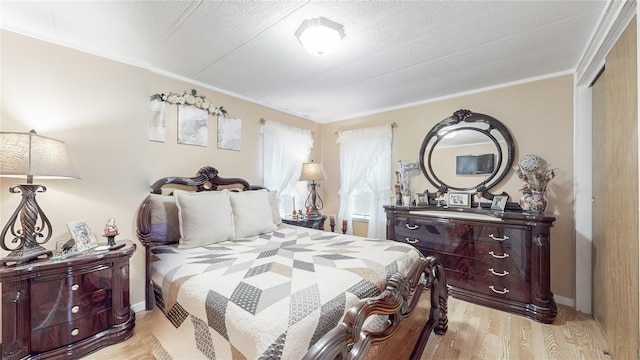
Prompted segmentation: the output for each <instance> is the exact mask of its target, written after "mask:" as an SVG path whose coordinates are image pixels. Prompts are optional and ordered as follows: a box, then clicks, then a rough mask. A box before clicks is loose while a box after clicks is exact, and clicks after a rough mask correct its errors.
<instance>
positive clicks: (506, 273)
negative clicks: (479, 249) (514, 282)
mask: <svg viewBox="0 0 640 360" xmlns="http://www.w3.org/2000/svg"><path fill="white" fill-rule="evenodd" d="M489 271H490V272H491V273H492V274H493V275H495V276H506V275H509V272H508V271H507V270H505V271H503V272H501V273H497V272H495V271H493V268H491V269H489Z"/></svg>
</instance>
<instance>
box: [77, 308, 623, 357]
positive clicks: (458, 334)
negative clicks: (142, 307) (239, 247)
mask: <svg viewBox="0 0 640 360" xmlns="http://www.w3.org/2000/svg"><path fill="white" fill-rule="evenodd" d="M149 313H150V312H139V313H137V314H136V327H135V329H134V334H133V336H132V337H131V338H130V339H128V340H127V341H124V342H122V343H120V344H116V345H112V346H109V347H107V348H105V349H102V350H100V351H98V352H96V353H93V354H91V355H89V356H87V357H85V359H93V360H119V359H127V360H129V359H136V360H137V359H152V356H151V354H150V352H151V329H150V326H148V323H149V317H148V314H149ZM427 359H438V360H443V359H446V360H461V359H471V360H480V359H487V360H497V359H509V360H529V359H535V360H548V359H568V360H574V359H575V360H577V359H582V360H592V359H605V360H611V357H610V356H608V355H607V349H606V341H605V338H604V336H603V334H602V331H601V330H600V328H599V326H598V325H597V324H596V322H595V321H594V320H593V318H592V317H591V316H590V315H585V314H582V313H578V312H576V311H575V310H573V309H571V308H569V307H566V306H562V305H559V309H558V316H557V317H556V319H555V321H554V323H553V324H551V325H545V324H541V323H538V322H535V321H532V320H529V319H528V318H525V317H522V316H519V315H511V314H508V313H505V312H502V311H497V310H492V309H489V308H486V307H483V306H479V305H474V304H470V303H467V302H464V301H461V300H457V299H455V298H453V297H449V330H447V332H446V333H445V334H444V335H442V336H439V335H436V334H432V335H431V336H430V337H429V342H428V343H427V347H426V349H425V351H424V353H423V355H422V360H427ZM176 360H178V359H176ZM381 360H382V359H381ZM384 360H387V359H384Z"/></svg>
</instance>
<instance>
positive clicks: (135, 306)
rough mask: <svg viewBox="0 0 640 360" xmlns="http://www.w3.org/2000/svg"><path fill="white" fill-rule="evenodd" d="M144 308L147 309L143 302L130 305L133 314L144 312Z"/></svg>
mask: <svg viewBox="0 0 640 360" xmlns="http://www.w3.org/2000/svg"><path fill="white" fill-rule="evenodd" d="M146 308H147V307H146V306H145V305H144V301H141V302H139V303H137V304H133V305H131V310H133V311H134V312H140V311H144V310H146Z"/></svg>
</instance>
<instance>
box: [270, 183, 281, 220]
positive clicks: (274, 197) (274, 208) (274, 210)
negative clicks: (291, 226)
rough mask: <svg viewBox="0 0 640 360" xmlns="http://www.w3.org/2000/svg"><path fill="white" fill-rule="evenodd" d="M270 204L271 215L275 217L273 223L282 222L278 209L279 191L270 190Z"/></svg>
mask: <svg viewBox="0 0 640 360" xmlns="http://www.w3.org/2000/svg"><path fill="white" fill-rule="evenodd" d="M269 205H270V206H271V216H272V217H273V223H274V224H276V225H280V224H282V218H281V217H280V210H278V192H277V191H269Z"/></svg>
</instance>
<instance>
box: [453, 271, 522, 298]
mask: <svg viewBox="0 0 640 360" xmlns="http://www.w3.org/2000/svg"><path fill="white" fill-rule="evenodd" d="M494 272H495V274H504V270H500V271H499V270H496V269H494ZM495 274H494V273H492V272H491V271H490V270H489V269H486V271H485V272H484V274H472V273H466V272H460V271H457V270H453V269H447V270H446V275H447V282H448V283H449V285H451V286H455V287H459V288H462V289H468V290H471V291H475V292H478V293H483V294H486V295H490V296H493V297H496V298H501V299H507V300H515V301H519V302H524V303H527V302H529V301H530V300H531V285H530V282H529V281H528V280H525V279H523V278H522V274H520V273H517V272H509V274H507V275H504V276H499V275H495Z"/></svg>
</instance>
